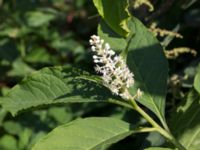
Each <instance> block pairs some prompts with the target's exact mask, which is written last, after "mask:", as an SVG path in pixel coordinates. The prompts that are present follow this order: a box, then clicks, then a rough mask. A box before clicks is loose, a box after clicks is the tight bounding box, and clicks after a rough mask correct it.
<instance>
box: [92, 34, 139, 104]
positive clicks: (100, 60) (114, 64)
mask: <svg viewBox="0 0 200 150" xmlns="http://www.w3.org/2000/svg"><path fill="white" fill-rule="evenodd" d="M89 42H90V45H91V49H92V51H93V52H94V53H95V54H94V55H93V59H94V63H96V66H95V70H96V72H98V73H100V74H102V79H103V84H104V86H106V87H107V88H109V89H110V90H111V91H112V93H114V94H116V95H119V96H121V97H122V98H123V99H126V100H130V99H133V96H132V95H131V94H130V93H129V91H128V88H129V87H131V86H133V84H134V78H133V77H134V75H133V73H132V72H131V71H130V70H129V68H128V67H127V65H126V62H125V61H124V59H123V58H122V57H121V56H117V55H116V54H115V52H114V51H113V50H112V49H111V48H110V45H109V44H108V43H104V40H102V39H100V37H99V36H96V35H93V36H91V39H90V41H89ZM141 94H142V92H141V91H140V89H138V90H137V93H136V95H135V96H136V97H137V98H139V97H140V96H141ZM135 96H134V97H135Z"/></svg>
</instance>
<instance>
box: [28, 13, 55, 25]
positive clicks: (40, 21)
mask: <svg viewBox="0 0 200 150" xmlns="http://www.w3.org/2000/svg"><path fill="white" fill-rule="evenodd" d="M55 17H56V16H55V15H54V14H53V13H47V12H46V13H45V12H42V11H30V12H27V13H26V21H27V24H28V25H29V26H31V27H40V26H42V25H45V24H48V23H49V22H50V21H51V20H53V19H55Z"/></svg>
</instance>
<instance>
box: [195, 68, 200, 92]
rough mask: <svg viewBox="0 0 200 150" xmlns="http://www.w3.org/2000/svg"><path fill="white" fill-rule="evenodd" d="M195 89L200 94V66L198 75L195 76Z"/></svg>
mask: <svg viewBox="0 0 200 150" xmlns="http://www.w3.org/2000/svg"><path fill="white" fill-rule="evenodd" d="M194 88H195V89H196V90H197V91H198V92H199V94H200V65H199V67H198V71H197V74H196V76H195V79H194Z"/></svg>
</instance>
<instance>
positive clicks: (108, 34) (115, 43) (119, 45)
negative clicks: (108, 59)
mask: <svg viewBox="0 0 200 150" xmlns="http://www.w3.org/2000/svg"><path fill="white" fill-rule="evenodd" d="M98 35H99V36H100V37H101V38H102V39H104V40H105V41H106V42H108V43H109V44H110V46H111V47H112V49H114V50H115V51H122V50H124V49H125V48H126V46H127V42H126V39H124V38H123V37H121V36H120V35H118V34H117V33H115V32H114V31H112V30H111V29H110V28H109V26H108V25H107V24H106V23H105V21H103V20H101V21H100V23H99V25H98Z"/></svg>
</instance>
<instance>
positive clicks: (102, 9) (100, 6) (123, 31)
mask: <svg viewBox="0 0 200 150" xmlns="http://www.w3.org/2000/svg"><path fill="white" fill-rule="evenodd" d="M93 2H94V5H95V7H96V8H97V10H98V12H99V14H100V15H101V17H102V18H103V19H104V20H105V22H106V23H107V24H108V25H109V27H110V28H111V29H112V30H113V31H115V32H116V33H117V34H119V35H121V36H123V37H127V36H128V34H129V32H130V30H129V28H128V26H127V21H128V20H129V19H130V15H129V13H128V10H127V7H128V2H127V0H115V1H114V2H113V0H93Z"/></svg>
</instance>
